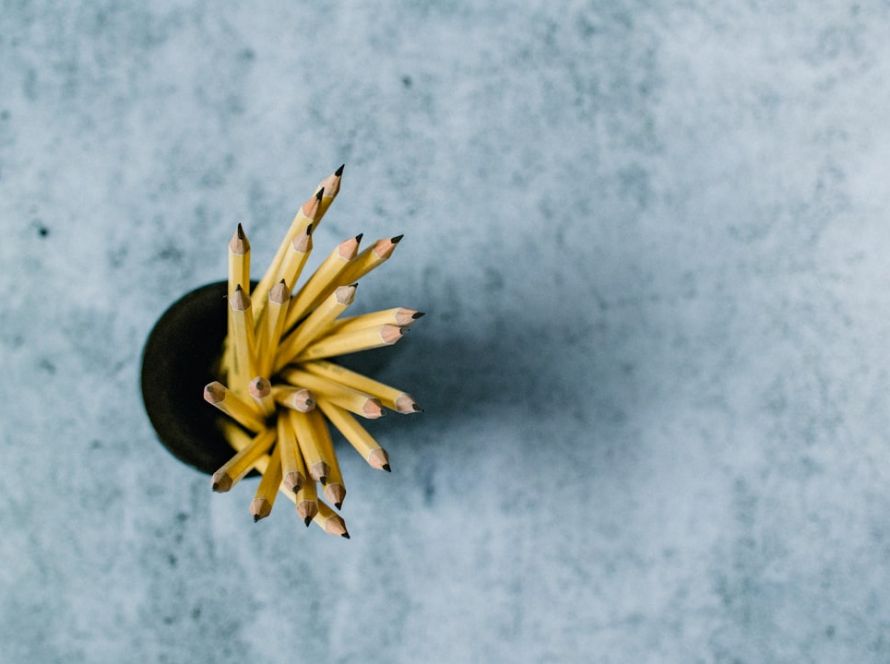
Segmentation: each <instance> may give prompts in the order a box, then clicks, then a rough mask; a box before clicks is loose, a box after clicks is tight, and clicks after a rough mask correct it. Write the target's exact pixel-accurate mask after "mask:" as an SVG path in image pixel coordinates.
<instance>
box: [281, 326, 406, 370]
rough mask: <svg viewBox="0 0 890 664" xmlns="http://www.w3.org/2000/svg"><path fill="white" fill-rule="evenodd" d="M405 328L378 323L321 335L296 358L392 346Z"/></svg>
mask: <svg viewBox="0 0 890 664" xmlns="http://www.w3.org/2000/svg"><path fill="white" fill-rule="evenodd" d="M405 332H407V330H406V329H405V328H403V327H397V326H395V325H379V326H377V327H368V328H365V329H364V330H355V331H354V332H344V333H343V334H332V335H330V336H325V337H321V338H320V339H318V340H316V341H314V342H313V343H311V344H309V345H308V346H306V348H304V349H303V350H302V351H301V352H300V354H299V355H297V357H296V360H297V361H298V362H306V361H308V360H321V359H324V358H327V357H334V356H335V355H346V354H348V353H357V352H359V351H362V350H371V349H372V348H380V347H382V346H392V345H393V344H395V343H398V341H399V340H400V339H401V338H402V337H403V336H404V335H405Z"/></svg>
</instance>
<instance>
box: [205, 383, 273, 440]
mask: <svg viewBox="0 0 890 664" xmlns="http://www.w3.org/2000/svg"><path fill="white" fill-rule="evenodd" d="M204 400H205V401H206V402H207V403H209V404H211V405H213V406H216V407H217V408H219V409H220V410H221V411H222V412H224V413H225V414H226V415H228V416H229V417H231V418H232V419H234V420H235V421H236V422H238V423H239V424H241V425H243V426H245V427H247V428H248V429H250V430H251V431H261V430H262V429H263V428H264V427H265V424H264V423H263V420H262V418H261V417H260V416H259V414H258V413H257V412H256V409H255V408H254V407H253V406H251V405H249V404H248V403H247V402H246V401H243V400H242V399H241V397H239V396H238V395H237V394H235V393H234V392H232V390H230V389H228V388H227V387H226V386H225V385H223V384H222V383H220V382H219V381H213V382H212V383H208V384H207V385H206V386H205V387H204Z"/></svg>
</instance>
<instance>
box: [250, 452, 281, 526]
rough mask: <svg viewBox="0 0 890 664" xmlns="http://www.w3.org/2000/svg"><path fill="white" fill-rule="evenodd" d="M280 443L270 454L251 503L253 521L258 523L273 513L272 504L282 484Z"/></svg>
mask: <svg viewBox="0 0 890 664" xmlns="http://www.w3.org/2000/svg"><path fill="white" fill-rule="evenodd" d="M279 445H281V443H278V445H276V446H275V449H273V450H272V451H271V453H270V454H269V457H268V458H269V461H268V463H267V465H266V468H265V470H264V472H263V476H262V478H260V484H259V486H258V487H257V488H256V494H254V497H253V500H252V501H251V503H250V514H251V516H253V522H254V523H256V522H257V521H259V520H260V519H265V518H266V517H267V516H269V514H271V513H272V506H273V505H274V504H275V498H276V497H277V496H278V490H279V488H280V485H281V457H280V455H279V454H278V446H279Z"/></svg>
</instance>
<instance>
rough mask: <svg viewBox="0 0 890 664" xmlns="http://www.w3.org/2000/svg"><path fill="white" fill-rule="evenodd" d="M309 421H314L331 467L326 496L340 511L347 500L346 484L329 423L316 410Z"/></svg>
mask: <svg viewBox="0 0 890 664" xmlns="http://www.w3.org/2000/svg"><path fill="white" fill-rule="evenodd" d="M309 419H310V420H311V421H312V426H314V427H315V432H316V433H317V434H318V440H319V443H320V445H321V449H322V450H324V453H325V458H327V459H328V461H329V464H328V465H329V466H330V470H329V472H328V481H327V482H325V485H324V496H325V498H327V499H328V500H330V501H331V502H332V503H334V507H336V508H337V509H338V510H339V509H340V508H341V507H342V506H343V501H344V500H345V499H346V484H345V483H344V482H343V474H342V472H341V471H340V460H339V459H338V458H337V454H336V452H334V441H332V440H331V432H330V430H329V429H328V425H327V422H325V419H324V416H323V415H322V414H321V413H320V412H319V411H317V410H315V411H312V412H311V413H309Z"/></svg>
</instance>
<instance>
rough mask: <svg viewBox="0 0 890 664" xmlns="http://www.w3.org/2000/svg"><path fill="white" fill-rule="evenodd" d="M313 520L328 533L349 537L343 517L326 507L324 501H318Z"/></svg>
mask: <svg viewBox="0 0 890 664" xmlns="http://www.w3.org/2000/svg"><path fill="white" fill-rule="evenodd" d="M313 521H314V522H315V525H317V526H318V527H320V528H321V529H322V530H323V531H325V532H326V533H328V534H329V535H339V536H340V537H345V538H346V539H349V531H347V530H346V522H345V521H344V520H343V517H341V516H340V515H339V514H337V513H336V512H335V511H334V510H332V509H331V508H330V507H328V506H327V504H325V503H324V501H321V500H319V501H318V514H316V515H315V518H314V519H313Z"/></svg>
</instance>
